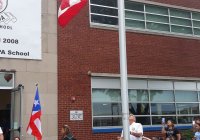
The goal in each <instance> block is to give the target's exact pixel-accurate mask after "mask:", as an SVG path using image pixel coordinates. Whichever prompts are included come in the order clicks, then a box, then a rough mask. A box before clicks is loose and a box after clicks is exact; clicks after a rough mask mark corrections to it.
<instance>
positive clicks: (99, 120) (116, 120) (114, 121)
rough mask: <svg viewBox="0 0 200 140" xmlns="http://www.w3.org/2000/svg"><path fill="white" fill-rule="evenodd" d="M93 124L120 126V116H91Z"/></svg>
mask: <svg viewBox="0 0 200 140" xmlns="http://www.w3.org/2000/svg"><path fill="white" fill-rule="evenodd" d="M93 126H94V127H97V126H122V118H121V117H95V118H93Z"/></svg>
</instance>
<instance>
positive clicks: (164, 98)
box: [150, 90, 174, 102]
mask: <svg viewBox="0 0 200 140" xmlns="http://www.w3.org/2000/svg"><path fill="white" fill-rule="evenodd" d="M150 100H151V102H174V94H173V91H170V90H151V91H150Z"/></svg>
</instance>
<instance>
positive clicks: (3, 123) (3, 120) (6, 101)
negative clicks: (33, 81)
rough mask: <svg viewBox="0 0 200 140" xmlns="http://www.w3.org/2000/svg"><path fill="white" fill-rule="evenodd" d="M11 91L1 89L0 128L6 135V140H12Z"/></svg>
mask: <svg viewBox="0 0 200 140" xmlns="http://www.w3.org/2000/svg"><path fill="white" fill-rule="evenodd" d="M10 117H11V90H10V89H0V127H1V128H2V130H3V133H4V140H10V122H11V118H10Z"/></svg>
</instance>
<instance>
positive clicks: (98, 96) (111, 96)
mask: <svg viewBox="0 0 200 140" xmlns="http://www.w3.org/2000/svg"><path fill="white" fill-rule="evenodd" d="M113 101H121V92H120V90H119V89H92V102H113Z"/></svg>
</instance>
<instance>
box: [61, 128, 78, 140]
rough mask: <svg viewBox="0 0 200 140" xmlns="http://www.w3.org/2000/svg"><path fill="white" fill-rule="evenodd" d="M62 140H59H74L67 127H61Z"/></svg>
mask: <svg viewBox="0 0 200 140" xmlns="http://www.w3.org/2000/svg"><path fill="white" fill-rule="evenodd" d="M61 134H62V139H61V140H76V139H75V138H74V136H73V135H72V133H71V131H70V128H69V126H68V125H63V127H62V129H61Z"/></svg>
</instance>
